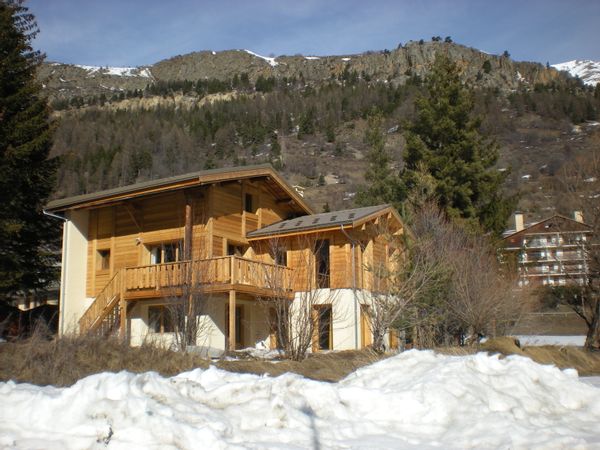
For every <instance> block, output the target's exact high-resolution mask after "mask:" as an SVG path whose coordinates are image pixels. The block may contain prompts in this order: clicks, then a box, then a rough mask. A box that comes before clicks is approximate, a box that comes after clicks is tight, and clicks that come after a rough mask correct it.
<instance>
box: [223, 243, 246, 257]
mask: <svg viewBox="0 0 600 450" xmlns="http://www.w3.org/2000/svg"><path fill="white" fill-rule="evenodd" d="M227 255H229V256H244V247H243V246H241V245H236V244H227Z"/></svg>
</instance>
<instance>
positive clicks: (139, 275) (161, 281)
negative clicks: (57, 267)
mask: <svg viewBox="0 0 600 450" xmlns="http://www.w3.org/2000/svg"><path fill="white" fill-rule="evenodd" d="M219 285H232V286H233V285H244V286H251V287H254V288H258V289H263V290H266V291H270V292H269V293H270V295H277V294H278V293H281V292H284V291H285V292H289V291H291V288H292V269H290V268H288V267H284V266H278V265H275V264H269V263H263V262H260V261H254V260H251V259H246V258H241V257H239V256H222V257H217V258H210V259H202V260H197V261H181V262H173V263H165V264H151V265H147V266H137V267H127V268H124V269H121V270H119V271H118V272H117V273H116V274H115V275H114V276H113V277H112V278H111V280H110V281H109V282H108V284H107V285H106V286H105V287H104V289H102V291H101V292H100V293H99V294H98V295H97V296H96V299H95V300H94V302H93V303H92V304H91V305H90V307H89V308H88V309H87V310H86V311H85V313H84V314H83V316H81V319H79V327H80V331H81V332H82V333H85V332H88V331H91V330H94V329H96V328H97V327H98V325H99V324H100V323H101V322H102V320H104V318H105V317H107V316H108V315H109V314H110V313H111V311H112V310H113V309H114V308H115V307H116V306H117V305H118V303H119V301H120V300H121V299H122V298H123V296H125V297H127V294H128V293H135V292H140V291H148V290H152V291H162V292H161V293H160V294H159V295H164V294H165V293H164V290H165V289H170V288H174V289H177V288H179V287H183V286H187V287H189V288H192V289H195V288H198V289H200V288H201V287H202V286H219Z"/></svg>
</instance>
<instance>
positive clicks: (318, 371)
mask: <svg viewBox="0 0 600 450" xmlns="http://www.w3.org/2000/svg"><path fill="white" fill-rule="evenodd" d="M477 351H487V352H490V353H500V354H502V355H515V354H516V355H521V356H527V357H529V358H531V359H533V360H534V361H536V362H538V363H540V364H555V365H556V366H558V367H560V368H567V367H573V368H575V369H577V370H578V371H579V373H580V374H581V375H600V355H599V354H594V353H589V352H586V351H584V350H583V349H580V348H576V347H525V348H521V347H520V346H519V345H517V342H516V341H515V339H514V338H510V337H502V338H497V339H491V340H490V341H488V342H486V343H485V344H482V345H481V346H480V347H479V348H476V347H443V348H437V349H436V352H438V353H441V354H445V355H455V356H463V355H469V354H473V353H475V352H477ZM385 357H386V356H384V355H378V354H377V353H375V352H373V351H371V350H361V351H343V352H332V353H318V354H311V355H309V357H308V358H306V359H305V360H304V361H301V362H298V361H287V360H283V361H277V362H273V361H264V360H258V359H244V360H236V361H227V360H220V361H217V362H216V363H214V364H215V365H216V366H217V367H219V368H221V369H224V370H228V371H230V372H237V373H253V374H259V375H262V374H269V375H271V376H278V375H281V374H283V373H286V372H293V373H297V374H299V375H302V376H304V377H307V378H311V379H314V380H321V381H329V382H336V381H339V380H341V379H342V378H344V377H346V376H347V375H349V374H350V373H352V372H354V371H355V370H356V369H358V368H360V367H363V366H366V365H369V364H372V363H374V362H377V361H379V360H381V359H383V358H385ZM209 364H211V362H209V361H207V360H205V359H202V358H201V357H199V356H197V355H194V354H184V353H178V352H174V351H170V350H167V349H164V348H158V347H155V346H152V345H144V346H142V347H130V346H128V345H126V344H124V343H122V342H121V341H119V340H116V339H108V340H107V339H99V338H93V337H65V338H61V339H55V340H47V339H43V338H41V337H39V336H34V337H33V338H31V339H28V340H25V341H20V342H14V343H3V344H0V381H7V380H14V381H17V382H28V383H33V384H37V385H54V386H70V385H72V384H73V383H75V382H76V381H77V380H79V379H81V378H83V377H86V376H88V375H91V374H94V373H99V372H119V371H121V370H127V371H129V372H134V373H141V372H147V371H155V372H158V373H160V374H161V375H163V376H173V375H176V374H178V373H181V372H185V371H188V370H192V369H194V368H197V367H200V368H207V367H208V366H209Z"/></svg>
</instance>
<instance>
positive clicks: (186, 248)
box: [183, 194, 193, 261]
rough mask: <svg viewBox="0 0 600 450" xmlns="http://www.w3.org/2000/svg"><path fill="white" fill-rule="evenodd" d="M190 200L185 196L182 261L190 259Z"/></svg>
mask: <svg viewBox="0 0 600 450" xmlns="http://www.w3.org/2000/svg"><path fill="white" fill-rule="evenodd" d="M192 226H193V216H192V198H191V196H190V195H188V194H186V195H185V229H184V233H183V259H184V260H186V261H187V260H190V259H192Z"/></svg>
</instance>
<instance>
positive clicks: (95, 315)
mask: <svg viewBox="0 0 600 450" xmlns="http://www.w3.org/2000/svg"><path fill="white" fill-rule="evenodd" d="M122 288H123V271H118V272H117V273H116V274H115V275H114V276H113V277H112V278H111V279H110V281H109V282H108V283H107V284H106V286H104V289H102V291H101V292H100V293H99V294H98V295H97V296H96V298H95V299H94V302H93V303H92V304H91V305H90V306H89V308H88V309H87V310H86V311H85V312H84V313H83V315H82V316H81V319H79V330H80V332H81V333H86V332H88V331H91V330H92V329H94V328H95V327H96V325H97V324H98V323H99V322H101V321H102V320H103V319H104V317H105V316H106V315H108V314H109V313H110V312H111V310H112V309H113V308H114V306H115V305H116V304H117V303H118V302H119V300H120V299H121V293H122Z"/></svg>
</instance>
